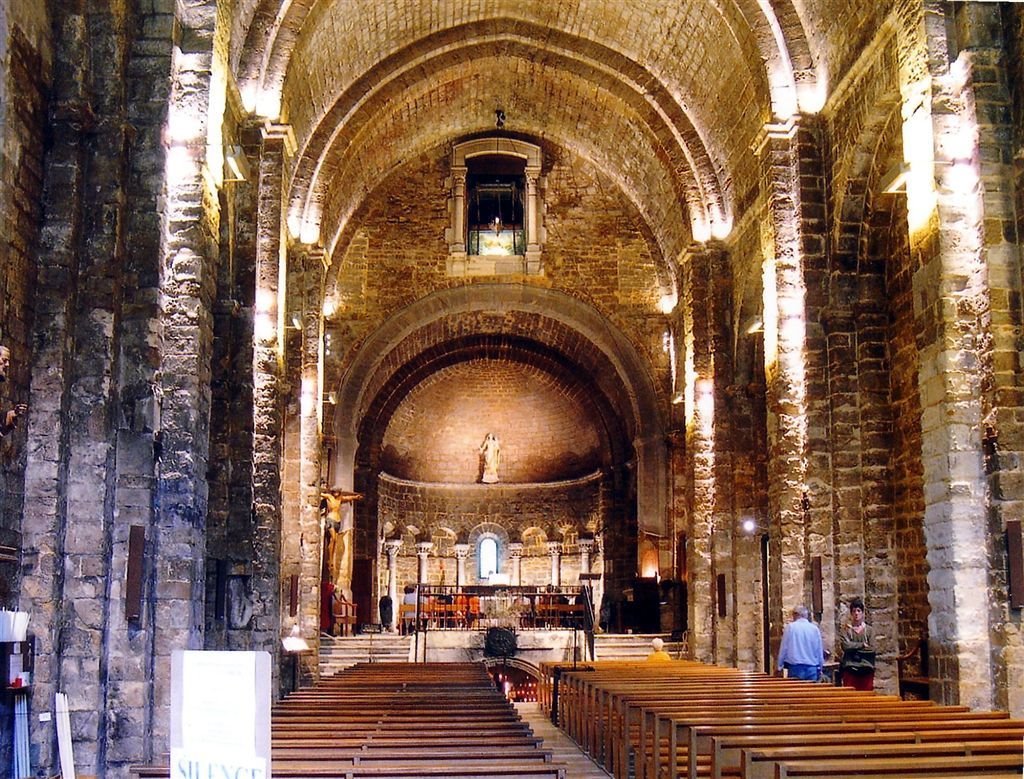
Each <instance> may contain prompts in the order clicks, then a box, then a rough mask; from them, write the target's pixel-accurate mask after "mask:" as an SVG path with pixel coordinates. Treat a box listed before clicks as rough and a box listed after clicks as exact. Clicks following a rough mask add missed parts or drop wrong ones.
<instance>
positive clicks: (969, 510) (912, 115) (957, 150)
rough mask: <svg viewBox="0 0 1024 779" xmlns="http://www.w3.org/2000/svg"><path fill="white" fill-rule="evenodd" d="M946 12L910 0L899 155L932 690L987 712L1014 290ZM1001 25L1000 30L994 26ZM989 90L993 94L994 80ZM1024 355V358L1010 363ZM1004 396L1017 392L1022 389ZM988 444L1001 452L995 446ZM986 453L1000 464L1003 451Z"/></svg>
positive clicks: (991, 695)
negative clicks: (999, 342) (1003, 353)
mask: <svg viewBox="0 0 1024 779" xmlns="http://www.w3.org/2000/svg"><path fill="white" fill-rule="evenodd" d="M947 9H948V6H947V5H946V4H945V3H940V2H934V1H933V0H926V2H924V3H921V4H919V5H918V6H915V13H916V18H915V19H913V20H912V24H911V25H910V27H909V28H908V29H910V30H911V39H910V40H908V41H907V42H906V44H905V45H903V46H901V51H902V52H904V54H903V56H904V58H905V61H904V62H901V63H900V64H901V76H902V77H903V83H901V92H902V96H903V101H904V106H903V116H904V153H905V154H906V155H907V156H908V157H909V163H910V175H909V177H908V181H907V217H908V220H909V221H908V227H909V231H910V248H911V254H912V258H913V260H914V265H915V267H917V269H918V270H917V271H916V272H915V274H914V313H915V319H916V323H915V324H916V331H917V343H918V345H919V359H920V362H919V368H918V389H919V392H920V397H921V447H922V464H923V471H924V472H923V482H924V501H925V514H924V532H925V540H926V545H927V559H928V568H929V570H928V603H929V606H930V608H931V613H930V615H929V619H928V627H929V629H928V633H929V652H930V660H931V670H932V672H933V675H932V677H931V679H932V691H931V692H932V695H931V697H932V699H933V700H937V701H939V702H941V703H945V704H963V705H967V706H970V707H971V708H973V709H991V708H993V706H994V705H995V692H994V690H993V674H992V658H993V657H994V656H995V652H994V649H993V642H992V638H993V629H992V625H991V622H990V620H991V617H992V615H993V613H994V612H993V606H992V603H994V602H1000V601H1005V595H997V594H995V593H994V592H993V590H992V589H991V584H992V583H993V582H992V578H991V571H990V568H989V566H990V560H989V556H988V554H987V550H988V548H989V547H990V543H991V542H990V539H989V538H988V535H987V529H988V527H989V526H990V524H991V517H992V507H991V506H990V505H989V500H988V497H989V491H988V478H987V474H986V471H985V469H986V460H987V456H986V453H985V443H986V442H985V441H984V440H983V436H984V435H985V434H986V430H987V428H988V429H991V428H990V427H989V426H990V425H991V424H992V420H991V419H990V418H989V417H988V411H989V409H988V408H987V399H986V396H985V392H986V386H985V385H986V384H987V383H989V382H992V383H994V382H993V381H992V379H991V376H992V367H991V355H990V353H989V351H988V350H989V348H990V347H989V345H988V344H989V341H990V339H991V337H992V332H991V329H990V328H991V326H992V311H991V308H990V306H991V299H992V295H993V293H994V292H995V293H996V294H997V296H998V297H1000V298H1005V297H1006V296H1009V297H1010V298H1012V297H1013V296H1014V295H1013V293H1012V292H1011V291H1009V290H1006V289H999V290H998V291H996V290H993V288H992V286H991V279H990V273H992V272H993V271H994V270H995V269H996V267H998V261H997V264H996V265H995V266H989V265H988V261H987V256H986V247H985V241H986V233H993V232H997V233H998V232H1000V231H1001V228H1000V226H998V225H997V224H996V223H992V224H989V223H988V222H987V221H986V203H988V202H989V201H988V198H989V194H990V193H989V192H988V191H986V188H985V187H983V186H981V181H980V168H981V155H980V150H979V148H978V138H977V114H976V113H975V108H976V106H975V97H976V96H975V91H974V85H973V81H972V79H973V75H974V74H973V67H972V57H971V56H970V55H969V54H967V53H966V52H964V53H961V55H960V56H959V57H958V60H957V61H956V62H951V61H950V60H949V53H950V50H951V49H950V46H949V44H948V41H947V40H946V28H944V26H943V17H944V15H945V13H946V11H947ZM981 12H982V13H983V12H984V11H981ZM968 18H969V17H968ZM995 18H996V19H998V18H999V15H998V12H996V13H995ZM965 29H967V28H965ZM995 29H996V30H998V29H1000V25H999V23H998V22H996V25H995ZM920 72H923V73H925V74H932V75H931V76H930V78H928V76H927V75H926V79H925V80H921V79H916V80H912V79H911V78H910V77H908V76H907V74H908V73H920ZM979 75H980V74H979ZM982 78H986V76H984V75H982ZM985 91H988V92H991V91H992V88H991V86H986V87H985ZM999 111H1005V107H1004V106H1000V107H999ZM990 159H992V158H990ZM994 159H998V154H997V155H996V157H995V158H994ZM996 194H998V193H996ZM1014 251H1015V252H1016V251H1018V250H1017V249H1014ZM1015 256H1016V255H1015ZM1013 266H1014V269H1013V270H1012V271H1011V272H1010V274H1009V275H1010V276H1017V275H1018V274H1019V256H1018V258H1017V259H1015V260H1014V262H1013ZM1006 324H1007V325H1008V326H1009V327H1011V328H1012V327H1013V324H1012V323H1010V322H1007V323H1006ZM1018 360H1019V355H1017V354H1015V355H1014V358H1013V360H1012V361H1011V362H1009V363H1008V365H1011V364H1016V363H1017V362H1018ZM1000 370H1003V369H1002V368H1001V369H1000ZM1007 375H1009V371H1007ZM1015 379H1016V381H1019V378H1017V377H1015ZM999 392H1001V393H1006V394H1007V395H1009V396H1015V395H1017V394H1019V389H1018V388H1017V387H1013V388H1012V389H1010V390H1009V391H1008V392H1007V390H1006V388H1004V389H1001V390H999ZM1014 424H1015V426H1016V424H1018V423H1016V422H1015V423H1014ZM992 448H993V451H995V450H997V449H998V447H996V446H995V444H994V443H992ZM991 459H992V460H996V459H998V460H1002V459H1003V454H1002V452H1001V451H1000V453H999V457H998V458H995V457H993V458H991ZM1008 459H1009V460H1010V461H1012V459H1013V458H1012V456H1011V457H1010V458H1008ZM994 478H997V479H998V476H995V477H994ZM1013 478H1014V479H1017V478H1018V477H1017V476H1016V475H1015V476H1014V477H1013ZM1000 543H1002V542H1001V541H1000ZM998 591H999V592H1000V593H1002V592H1004V591H1003V590H1001V589H1000V590H998Z"/></svg>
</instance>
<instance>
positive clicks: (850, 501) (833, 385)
mask: <svg viewBox="0 0 1024 779" xmlns="http://www.w3.org/2000/svg"><path fill="white" fill-rule="evenodd" d="M887 87H888V88H887ZM872 97H873V98H874V99H872V100H869V101H866V103H865V105H863V106H861V107H860V108H859V113H858V114H857V116H856V117H855V118H854V119H853V120H852V121H851V120H848V123H849V124H856V125H859V130H858V131H857V132H856V138H857V143H856V144H855V145H854V146H852V147H850V148H849V149H848V151H847V153H846V154H845V156H844V158H843V159H842V160H841V161H840V162H841V167H840V170H839V174H838V175H837V186H838V189H837V192H836V193H835V203H836V206H835V209H834V213H835V216H834V220H835V221H834V223H833V224H832V226H831V229H832V241H833V251H832V252H831V253H830V267H829V288H828V299H829V304H828V307H827V309H826V310H825V312H824V321H823V324H824V327H825V333H826V339H827V344H828V364H829V388H828V393H827V395H828V397H829V402H830V405H831V407H832V417H833V419H834V420H836V422H835V424H834V425H833V429H832V431H831V435H832V441H831V448H832V451H833V457H832V473H831V475H830V481H831V483H832V485H833V516H834V538H835V548H836V549H837V550H841V551H839V552H838V553H837V556H836V560H835V572H834V578H835V581H834V582H833V586H834V590H835V598H836V600H837V601H838V603H840V604H848V603H849V602H850V600H851V599H853V598H855V597H860V598H864V600H865V602H866V604H867V606H868V609H869V611H870V613H871V619H872V624H873V626H874V628H875V630H876V633H877V635H878V636H879V647H878V648H879V651H880V652H884V653H886V654H890V653H891V654H892V655H895V654H896V653H898V652H899V651H901V650H902V648H903V646H902V644H903V643H904V641H905V640H906V639H907V638H908V637H909V638H916V637H917V635H918V634H919V632H920V630H921V627H922V626H923V625H924V624H925V622H926V619H927V591H928V582H927V578H928V577H927V561H926V557H925V553H926V549H925V542H924V535H923V521H922V518H923V517H924V514H925V512H924V499H923V491H922V490H923V485H922V482H921V473H920V469H921V406H920V397H919V389H918V375H917V374H918V366H919V364H920V360H919V357H918V353H917V334H916V329H917V325H916V324H915V315H914V273H915V268H916V263H915V262H914V261H913V259H912V257H911V252H910V247H909V228H908V221H907V213H906V196H905V193H894V192H886V191H884V189H883V187H884V180H885V179H886V178H887V174H888V173H889V172H890V171H891V170H893V169H894V168H895V167H896V166H898V165H900V164H901V163H902V160H903V137H902V133H903V123H902V117H901V110H900V108H901V106H900V102H899V95H898V93H897V92H896V91H895V90H894V89H893V88H892V84H891V83H887V82H886V81H885V80H881V82H880V85H879V87H878V89H877V91H876V92H875V93H874V94H873V95H872ZM846 618H847V613H846V611H845V607H843V606H841V607H840V609H839V610H837V613H836V619H837V621H838V622H839V623H840V624H841V623H842V621H843V620H845V619H846ZM875 683H876V687H877V688H878V689H880V690H883V691H886V692H891V693H894V692H896V679H895V674H894V669H893V668H891V667H884V666H882V667H880V669H879V671H878V674H877V675H876V682H875Z"/></svg>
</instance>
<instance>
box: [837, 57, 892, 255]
mask: <svg viewBox="0 0 1024 779" xmlns="http://www.w3.org/2000/svg"><path fill="white" fill-rule="evenodd" d="M896 57H897V52H896V49H895V47H894V45H893V42H892V41H891V40H890V45H888V46H887V47H886V48H885V49H884V51H883V59H880V61H879V63H878V65H877V66H875V67H872V68H871V69H870V70H868V71H866V72H865V73H863V74H861V76H860V77H859V78H858V79H857V81H856V82H855V84H854V85H853V86H852V87H851V89H852V90H855V91H857V92H859V93H861V94H862V95H863V97H862V98H861V99H860V100H857V101H851V103H852V104H853V105H855V106H856V107H857V108H856V110H855V111H854V112H852V113H851V114H850V115H849V116H847V117H844V119H843V123H842V124H843V126H842V133H843V134H844V136H845V137H847V138H849V141H850V142H849V143H846V144H843V149H844V151H843V154H842V156H841V157H840V158H839V159H838V160H837V162H836V164H835V166H834V169H833V182H834V193H835V194H834V198H835V202H834V204H833V207H832V213H834V214H835V221H834V223H833V225H832V226H831V231H832V263H833V266H836V267H853V266H854V265H855V264H856V263H857V262H858V255H859V253H860V252H861V251H862V246H861V244H862V225H863V224H864V223H865V221H866V219H867V213H868V210H869V208H870V202H869V198H870V197H871V194H872V193H873V192H874V193H876V194H877V192H876V190H877V188H878V182H879V178H880V177H881V176H883V175H885V172H886V170H888V167H887V166H888V165H890V164H895V163H898V162H899V160H889V159H887V158H886V157H885V155H884V151H885V149H886V148H887V147H888V146H889V145H890V144H891V138H892V137H893V134H894V133H896V134H899V133H900V132H901V129H902V117H901V114H900V109H901V100H900V92H899V83H898V80H897V76H898V73H899V66H898V62H897V59H896ZM880 157H881V159H880ZM880 165H881V166H886V167H883V169H879V166H880Z"/></svg>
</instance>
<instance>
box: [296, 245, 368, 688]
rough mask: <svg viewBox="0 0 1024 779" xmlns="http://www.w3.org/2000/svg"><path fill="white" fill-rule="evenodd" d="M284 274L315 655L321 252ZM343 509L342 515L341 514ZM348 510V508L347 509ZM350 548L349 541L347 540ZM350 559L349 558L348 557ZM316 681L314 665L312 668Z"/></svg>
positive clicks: (305, 595)
mask: <svg viewBox="0 0 1024 779" xmlns="http://www.w3.org/2000/svg"><path fill="white" fill-rule="evenodd" d="M294 264H295V266H296V267H295V268H294V269H292V270H291V272H290V273H289V277H290V278H292V279H293V280H294V285H295V286H296V287H297V288H298V293H299V294H298V296H297V297H298V298H299V299H300V300H301V304H302V313H301V320H300V322H299V324H300V327H301V328H302V330H301V337H302V344H301V358H300V359H301V366H300V376H299V451H300V457H299V485H298V497H299V528H298V530H299V538H300V540H301V543H300V544H299V555H300V559H299V623H300V625H301V628H300V630H301V632H302V635H303V636H306V637H307V641H308V642H309V644H310V647H311V648H312V649H313V650H314V652H315V653H318V652H319V644H320V608H321V601H322V598H321V597H320V590H321V587H322V586H323V582H322V581H321V572H322V570H323V537H324V527H323V524H322V521H321V517H320V500H321V497H320V489H321V488H320V472H321V463H320V460H321V455H322V453H323V447H322V446H321V431H322V429H323V426H322V415H323V405H322V403H321V394H322V393H321V386H322V384H321V378H320V377H321V372H322V366H321V348H320V345H321V343H322V341H323V315H322V307H323V297H324V264H323V251H322V250H319V249H311V250H309V251H306V252H303V253H301V254H300V255H298V256H296V257H295V258H294ZM345 508H346V507H343V509H342V510H345ZM347 508H348V509H349V511H351V507H347ZM348 541H349V543H351V539H348ZM349 560H351V555H349ZM350 565H351V563H350ZM351 580H352V571H351V570H349V571H348V580H347V581H348V585H349V586H348V588H347V589H345V588H343V591H344V595H345V598H346V599H348V600H349V601H351V600H352V587H351ZM312 671H313V675H314V678H319V663H313V664H312Z"/></svg>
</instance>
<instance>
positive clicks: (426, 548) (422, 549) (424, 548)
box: [416, 541, 434, 556]
mask: <svg viewBox="0 0 1024 779" xmlns="http://www.w3.org/2000/svg"><path fill="white" fill-rule="evenodd" d="M433 548H434V542H433V541H419V542H417V544H416V554H418V555H420V556H426V555H428V554H430V550H431V549H433Z"/></svg>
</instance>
